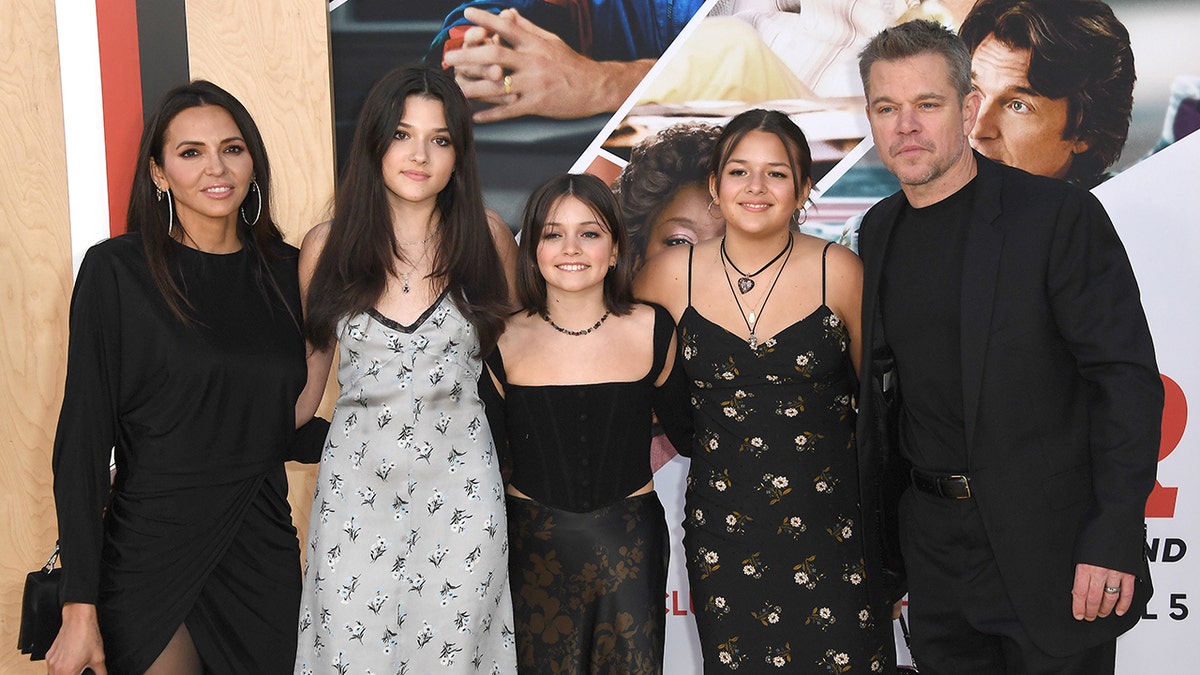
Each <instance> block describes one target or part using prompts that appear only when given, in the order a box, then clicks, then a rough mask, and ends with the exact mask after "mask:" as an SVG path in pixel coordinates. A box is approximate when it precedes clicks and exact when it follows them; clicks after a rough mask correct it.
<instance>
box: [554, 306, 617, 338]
mask: <svg viewBox="0 0 1200 675" xmlns="http://www.w3.org/2000/svg"><path fill="white" fill-rule="evenodd" d="M611 313H612V312H607V311H606V312H604V316H602V317H600V320H599V321H597V322H596V323H594V324H592V325H591V327H590V328H584V329H583V330H567V329H566V328H563V327H562V326H560V325H558V324H556V323H554V322H553V321H551V320H550V314H549V313H546V314H542V318H543V319H545V320H546V323H548V324H550V327H551V328H553V329H554V330H556V331H558V332H560V333H562V334H563V335H574V336H576V337H578V336H580V335H587V334H588V333H590V332H592V331H594V330H596V329H597V328H599V327H600V324H602V323H604V322H605V321H606V320H607V319H608V315H609V314H611Z"/></svg>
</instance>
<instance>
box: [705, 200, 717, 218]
mask: <svg viewBox="0 0 1200 675" xmlns="http://www.w3.org/2000/svg"><path fill="white" fill-rule="evenodd" d="M716 203H717V198H716V197H713V198H712V199H710V200H708V207H707V208H705V209H704V210H705V212H707V213H708V217H709V218H712V219H713V220H717V219H718V218H719V216H714V215H713V212H712V207H713V205H714V204H716Z"/></svg>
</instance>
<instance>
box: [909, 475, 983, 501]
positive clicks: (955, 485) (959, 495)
mask: <svg viewBox="0 0 1200 675" xmlns="http://www.w3.org/2000/svg"><path fill="white" fill-rule="evenodd" d="M911 473H912V483H913V487H915V488H917V489H918V490H920V491H921V492H927V493H929V494H931V495H935V496H937V497H941V498H942V499H970V498H971V479H970V478H969V477H968V476H966V475H964V474H961V473H953V474H950V473H930V472H928V471H922V470H920V469H917V468H914V469H913V470H912V472H911Z"/></svg>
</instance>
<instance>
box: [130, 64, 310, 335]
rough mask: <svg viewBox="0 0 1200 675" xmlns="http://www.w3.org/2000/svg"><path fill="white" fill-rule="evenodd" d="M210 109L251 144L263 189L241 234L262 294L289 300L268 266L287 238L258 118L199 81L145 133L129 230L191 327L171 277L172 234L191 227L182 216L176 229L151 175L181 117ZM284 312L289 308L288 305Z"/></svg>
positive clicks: (245, 210) (250, 204) (251, 199)
mask: <svg viewBox="0 0 1200 675" xmlns="http://www.w3.org/2000/svg"><path fill="white" fill-rule="evenodd" d="M208 105H211V106H217V107H219V108H223V109H224V110H225V111H226V112H228V113H229V115H230V116H231V117H233V122H234V124H236V125H237V127H238V131H240V132H241V135H242V139H243V140H245V142H246V151H247V152H249V153H250V159H251V160H252V162H253V164H254V180H255V182H256V183H257V184H258V190H257V192H255V191H253V190H251V191H250V192H249V193H247V195H246V198H245V199H244V200H243V201H242V204H241V206H240V207H239V213H240V214H242V219H241V221H240V228H241V230H242V231H241V232H240V233H239V234H240V235H241V237H240V238H241V240H242V246H244V247H246V248H248V249H250V252H251V253H252V254H253V260H254V261H255V267H254V277H255V281H256V282H257V284H258V287H259V291H260V292H262V293H263V295H264V297H266V295H267V288H268V286H269V287H270V288H271V291H272V293H274V295H275V296H276V297H277V298H278V299H279V300H281V301H282V300H283V294H282V292H281V291H280V290H279V286H278V285H277V284H276V283H275V278H274V277H273V276H272V275H271V272H270V268H269V267H268V265H267V261H268V260H269V259H271V258H273V257H274V247H273V244H274V243H276V242H281V241H283V235H282V234H281V233H280V232H279V228H278V227H277V226H276V225H275V218H274V216H273V214H272V212H271V163H270V162H269V161H268V160H267V148H266V145H265V144H264V143H263V139H262V134H261V133H259V131H258V125H257V124H255V123H254V118H253V117H251V116H250V112H249V111H248V110H246V106H244V105H242V103H241V101H239V100H237V99H236V98H235V97H234V96H233V94H230V93H229V92H227V91H225V90H224V89H222V88H220V87H218V86H217V85H215V84H213V83H212V82H209V81H207V80H195V81H194V82H191V83H190V84H185V85H183V86H180V87H176V88H174V89H172V90H170V91H168V92H167V93H166V95H164V96H163V98H162V100H161V101H160V102H159V104H158V107H157V108H155V109H154V112H153V113H152V114H151V115H150V120H149V121H148V122H147V123H146V126H145V128H144V129H143V130H142V139H141V142H140V143H139V144H138V157H137V164H136V167H137V168H136V170H135V171H134V173H133V189H132V190H131V191H130V194H129V211H128V214H127V217H126V224H125V229H126V230H127V231H129V232H138V233H140V234H141V237H142V247H143V248H144V249H145V252H146V264H147V265H148V266H149V268H150V278H151V279H152V280H153V281H154V285H155V286H156V287H157V288H158V291H159V292H160V293H162V296H163V299H164V300H166V303H167V307H168V308H170V310H171V313H172V314H174V315H175V316H176V317H178V318H179V320H180V321H182V322H183V323H185V324H188V323H191V319H190V318H189V317H188V314H187V312H188V310H191V309H193V308H192V305H191V302H189V301H188V298H187V295H186V293H185V291H184V290H183V289H181V288H180V286H179V283H178V282H177V281H176V280H175V277H174V276H172V274H171V268H172V263H173V261H174V260H175V251H174V246H175V244H174V242H173V241H172V240H171V235H170V228H171V227H179V228H182V229H183V230H184V231H185V232H186V230H187V223H184V222H181V221H178V217H177V216H176V217H174V219H175V220H176V221H177V222H175V223H174V224H172V223H171V220H172V218H173V216H172V215H171V213H172V212H171V207H170V202H169V201H167V200H160V199H159V197H158V192H157V190H156V186H155V184H154V179H153V177H152V176H151V173H150V162H151V160H153V161H154V163H156V164H158V166H163V144H164V143H165V142H166V136H167V129H168V128H169V127H170V126H171V122H172V121H174V119H175V118H176V117H177V116H178V115H179V113H181V112H183V111H184V110H188V109H190V108H198V107H201V106H208ZM168 197H169V195H168ZM260 209H261V211H260ZM251 213H257V214H258V217H257V218H256V219H255V221H254V222H253V223H250V222H248V221H247V220H246V214H251ZM283 306H284V307H287V306H288V305H287V303H286V302H284V303H283ZM289 312H290V310H289ZM293 318H294V319H295V318H296V317H293ZM298 323H299V320H298V319H297V324H298Z"/></svg>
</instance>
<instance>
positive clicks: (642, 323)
mask: <svg viewBox="0 0 1200 675" xmlns="http://www.w3.org/2000/svg"><path fill="white" fill-rule="evenodd" d="M631 309H632V311H630V313H629V316H627V317H623V318H625V319H628V320H630V321H632V322H634V323H635V324H636V325H637V328H638V330H645V331H648V332H652V331H653V330H654V321H655V317H656V315H657V314H658V312H657V311H656V310H655V309H654V305H649V304H646V303H644V302H635V303H633V306H632V308H631Z"/></svg>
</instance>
